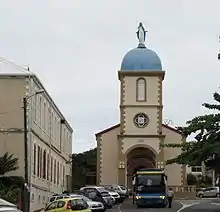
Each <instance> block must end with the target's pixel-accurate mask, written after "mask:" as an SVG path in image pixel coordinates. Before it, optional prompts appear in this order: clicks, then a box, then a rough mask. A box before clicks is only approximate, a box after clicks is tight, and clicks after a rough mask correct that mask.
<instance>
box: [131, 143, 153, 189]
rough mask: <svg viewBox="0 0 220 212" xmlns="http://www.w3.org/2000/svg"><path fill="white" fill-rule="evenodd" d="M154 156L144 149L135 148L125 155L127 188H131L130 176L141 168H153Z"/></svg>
mask: <svg viewBox="0 0 220 212" xmlns="http://www.w3.org/2000/svg"><path fill="white" fill-rule="evenodd" d="M155 167H156V155H155V153H154V152H153V151H152V150H150V149H148V148H145V147H137V148H135V149H133V150H131V151H130V152H128V154H127V187H128V188H132V176H133V174H134V173H135V172H136V171H137V170H138V169H141V168H155Z"/></svg>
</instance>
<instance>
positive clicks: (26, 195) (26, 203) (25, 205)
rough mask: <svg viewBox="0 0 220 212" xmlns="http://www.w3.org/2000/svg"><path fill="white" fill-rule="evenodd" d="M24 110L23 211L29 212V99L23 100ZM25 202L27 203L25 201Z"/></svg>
mask: <svg viewBox="0 0 220 212" xmlns="http://www.w3.org/2000/svg"><path fill="white" fill-rule="evenodd" d="M23 110H24V178H25V184H24V194H23V196H24V199H23V211H24V212H29V208H30V195H29V188H28V184H29V183H28V139H27V97H24V98H23ZM24 200H25V201H24Z"/></svg>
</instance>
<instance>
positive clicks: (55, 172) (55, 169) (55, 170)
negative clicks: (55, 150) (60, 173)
mask: <svg viewBox="0 0 220 212" xmlns="http://www.w3.org/2000/svg"><path fill="white" fill-rule="evenodd" d="M56 177H57V162H56V160H54V179H53V182H54V183H55V184H56Z"/></svg>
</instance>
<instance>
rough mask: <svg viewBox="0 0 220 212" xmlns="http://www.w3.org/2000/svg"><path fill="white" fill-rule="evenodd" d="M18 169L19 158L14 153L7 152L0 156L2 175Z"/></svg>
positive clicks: (0, 172) (0, 173)
mask: <svg viewBox="0 0 220 212" xmlns="http://www.w3.org/2000/svg"><path fill="white" fill-rule="evenodd" d="M17 169H18V158H15V157H14V155H13V154H9V153H8V152H6V153H5V154H4V155H3V156H2V157H0V175H5V174H6V173H8V172H12V171H16V170H17Z"/></svg>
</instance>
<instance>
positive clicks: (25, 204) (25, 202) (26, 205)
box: [22, 90, 44, 212]
mask: <svg viewBox="0 0 220 212" xmlns="http://www.w3.org/2000/svg"><path fill="white" fill-rule="evenodd" d="M43 92H44V90H39V91H36V92H35V93H34V94H32V95H30V96H25V97H24V98H23V112H24V179H25V183H24V186H23V195H22V196H23V198H22V209H23V212H29V211H30V192H29V179H28V176H29V175H28V138H27V136H28V130H27V101H28V99H30V98H31V97H33V96H35V95H38V94H40V93H43Z"/></svg>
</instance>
